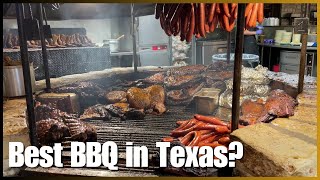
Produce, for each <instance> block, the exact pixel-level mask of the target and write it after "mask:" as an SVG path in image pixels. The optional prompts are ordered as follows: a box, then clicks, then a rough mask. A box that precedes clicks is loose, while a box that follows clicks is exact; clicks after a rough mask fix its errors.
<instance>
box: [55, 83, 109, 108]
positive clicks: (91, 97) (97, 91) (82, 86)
mask: <svg viewBox="0 0 320 180" xmlns="http://www.w3.org/2000/svg"><path fill="white" fill-rule="evenodd" d="M52 92H55V93H75V94H77V95H78V96H79V102H80V107H81V109H84V108H86V107H89V106H93V105H95V104H97V103H104V102H105V97H104V94H105V90H104V89H103V88H102V87H101V86H100V85H98V84H96V83H93V82H78V83H74V84H70V85H67V86H63V87H58V88H55V89H53V90H52Z"/></svg>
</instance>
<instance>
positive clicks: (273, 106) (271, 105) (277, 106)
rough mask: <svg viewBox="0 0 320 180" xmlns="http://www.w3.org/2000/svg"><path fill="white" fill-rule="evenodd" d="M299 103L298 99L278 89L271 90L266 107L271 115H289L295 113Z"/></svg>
mask: <svg viewBox="0 0 320 180" xmlns="http://www.w3.org/2000/svg"><path fill="white" fill-rule="evenodd" d="M297 104H298V103H297V101H296V100H295V99H293V98H292V97H291V96H289V95H288V94H286V93H285V92H284V91H283V90H279V89H276V90H273V91H271V92H270V95H269V96H268V99H267V101H266V104H265V108H266V111H267V112H268V114H269V115H272V116H275V117H288V116H293V115H294V108H295V106H296V105H297Z"/></svg>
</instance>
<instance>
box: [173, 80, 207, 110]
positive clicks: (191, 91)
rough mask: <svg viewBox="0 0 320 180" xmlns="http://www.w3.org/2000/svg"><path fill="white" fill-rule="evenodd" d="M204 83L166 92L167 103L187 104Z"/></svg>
mask: <svg viewBox="0 0 320 180" xmlns="http://www.w3.org/2000/svg"><path fill="white" fill-rule="evenodd" d="M204 85H205V83H200V84H195V85H193V86H191V87H188V88H186V89H180V90H172V91H169V92H168V93H167V103H168V104H170V105H188V104H189V103H190V102H191V101H192V100H193V96H194V95H195V94H196V93H197V92H198V91H200V90H201V88H203V87H204Z"/></svg>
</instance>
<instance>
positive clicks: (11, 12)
mask: <svg viewBox="0 0 320 180" xmlns="http://www.w3.org/2000/svg"><path fill="white" fill-rule="evenodd" d="M8 7H9V8H8ZM31 7H32V14H33V16H34V17H38V15H37V14H38V9H37V7H38V6H37V4H36V3H31ZM45 7H46V9H45V11H46V15H47V19H48V20H67V19H105V18H114V17H130V16H131V4H129V3H64V4H61V5H60V8H59V9H58V10H53V9H52V8H51V7H48V6H45ZM29 9H30V8H29V5H28V4H24V10H25V14H26V17H29V14H30V13H29V12H30V11H29ZM134 10H135V16H144V15H151V14H154V4H150V3H149V4H142V3H136V4H134ZM15 16H16V13H15V4H14V3H10V4H9V3H4V4H3V19H5V18H15Z"/></svg>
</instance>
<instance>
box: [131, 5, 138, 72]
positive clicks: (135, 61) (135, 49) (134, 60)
mask: <svg viewBox="0 0 320 180" xmlns="http://www.w3.org/2000/svg"><path fill="white" fill-rule="evenodd" d="M135 25H136V21H135V15H134V4H133V3H131V28H132V51H133V56H132V57H133V69H134V72H138V56H137V41H136V28H135Z"/></svg>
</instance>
